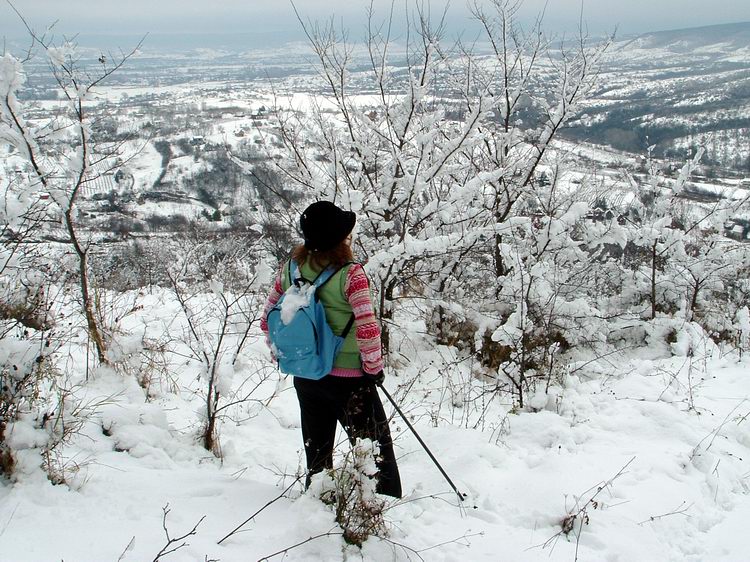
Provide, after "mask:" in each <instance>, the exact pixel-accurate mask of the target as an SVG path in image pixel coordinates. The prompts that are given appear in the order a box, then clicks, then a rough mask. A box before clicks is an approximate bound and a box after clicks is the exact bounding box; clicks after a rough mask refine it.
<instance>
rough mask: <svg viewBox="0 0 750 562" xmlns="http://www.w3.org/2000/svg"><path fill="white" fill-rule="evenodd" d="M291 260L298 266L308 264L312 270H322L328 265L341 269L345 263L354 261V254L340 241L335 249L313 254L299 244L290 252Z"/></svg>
mask: <svg viewBox="0 0 750 562" xmlns="http://www.w3.org/2000/svg"><path fill="white" fill-rule="evenodd" d="M292 259H293V260H294V261H296V262H297V263H298V264H299V265H300V266H301V265H302V264H303V263H309V264H310V265H311V266H312V267H313V268H314V269H323V268H325V267H327V266H329V265H332V266H334V267H341V266H342V265H344V264H345V263H348V262H350V261H354V254H353V253H352V247H351V246H350V245H349V244H347V243H346V240H342V241H341V242H339V244H338V245H337V246H336V247H335V248H333V249H331V250H326V251H325V252H313V251H311V250H308V249H307V248H306V247H305V245H304V244H300V245H299V246H297V247H296V248H294V250H292ZM308 260H309V261H308Z"/></svg>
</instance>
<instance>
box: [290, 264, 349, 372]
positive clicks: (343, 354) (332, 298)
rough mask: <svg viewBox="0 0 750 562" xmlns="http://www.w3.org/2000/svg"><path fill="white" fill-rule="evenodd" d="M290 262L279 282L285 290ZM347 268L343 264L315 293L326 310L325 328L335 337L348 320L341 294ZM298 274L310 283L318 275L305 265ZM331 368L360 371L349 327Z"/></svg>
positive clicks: (344, 297) (344, 296)
mask: <svg viewBox="0 0 750 562" xmlns="http://www.w3.org/2000/svg"><path fill="white" fill-rule="evenodd" d="M290 263H291V262H287V264H286V266H285V267H284V273H285V275H283V276H282V279H281V287H282V289H284V291H286V290H287V289H288V288H289V285H290V282H289V265H290ZM350 267H351V265H345V266H344V267H342V268H341V269H339V270H338V271H337V272H336V273H334V274H333V276H332V277H331V278H330V279H329V280H328V282H327V283H326V284H325V285H323V287H322V288H321V289H320V290H319V291H318V297H319V298H320V301H321V302H322V303H323V308H325V311H326V320H328V325H329V326H330V327H331V329H332V330H333V333H334V334H336V335H339V336H340V335H341V333H342V332H343V331H344V328H346V325H347V323H348V322H349V319H350V318H351V317H352V314H353V312H352V307H351V305H350V304H349V301H348V300H347V299H346V295H345V294H344V287H345V285H346V275H347V273H348V271H349V268H350ZM299 269H300V274H301V275H302V277H304V278H305V279H307V280H308V281H310V282H312V281H314V280H315V278H316V277H317V276H318V274H319V273H320V270H317V269H313V268H312V267H311V266H310V265H309V264H307V263H304V264H302V266H300V268H299ZM333 366H334V367H338V368H341V369H361V368H362V360H361V358H360V354H359V346H358V345H357V337H356V328H355V326H354V324H352V327H351V329H350V330H349V333H348V334H347V336H346V339H345V340H344V344H343V345H342V346H341V349H340V350H339V354H338V355H337V356H336V360H335V361H334V362H333Z"/></svg>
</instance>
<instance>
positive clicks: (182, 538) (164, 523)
mask: <svg viewBox="0 0 750 562" xmlns="http://www.w3.org/2000/svg"><path fill="white" fill-rule="evenodd" d="M161 509H162V511H163V512H164V515H163V517H162V522H161V525H162V528H163V529H164V534H165V535H166V536H167V544H165V545H164V548H162V549H161V550H160V551H159V552H158V554H157V555H156V558H154V560H153V562H158V561H159V560H160V559H161V557H162V556H167V555H169V554H172V553H173V552H176V551H178V550H180V549H181V548H183V547H185V546H189V545H188V543H187V542H185V539H186V538H188V537H190V536H193V535H195V533H196V531H197V530H198V525H200V524H201V523H203V520H204V519H205V518H206V516H205V515H204V516H203V517H201V518H200V519H199V520H198V522H197V523H196V524H195V525H193V528H192V529H190V531H188V532H187V533H185V534H184V535H181V536H179V537H175V538H171V537H170V536H169V529H167V515H169V512H170V511H171V510H170V509H169V504H167V505H165V506H164V507H162V508H161ZM180 541H182V543H181V544H179V545H177V546H174V547H173V546H172V545H174V544H175V543H178V542H180ZM170 547H172V548H170Z"/></svg>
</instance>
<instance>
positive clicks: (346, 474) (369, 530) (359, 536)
mask: <svg viewBox="0 0 750 562" xmlns="http://www.w3.org/2000/svg"><path fill="white" fill-rule="evenodd" d="M378 450H379V449H378V447H377V444H376V443H374V442H373V441H371V440H370V439H357V440H356V442H355V444H354V446H353V447H352V448H351V449H350V450H348V451H347V453H346V454H344V455H343V458H341V459H340V460H339V461H338V462H337V463H336V466H335V467H334V468H332V469H330V470H326V471H324V472H322V473H320V474H316V475H315V476H313V479H312V483H311V486H310V490H309V493H311V494H314V495H315V496H317V497H319V498H320V499H321V501H323V502H324V503H326V504H327V505H330V506H331V508H332V509H333V511H334V513H335V518H336V523H338V524H339V526H340V527H341V529H342V530H343V531H344V540H345V541H346V542H348V543H349V544H355V545H357V546H362V543H363V542H364V541H366V540H367V539H368V538H369V537H371V536H377V537H384V536H386V535H387V532H388V529H387V527H386V523H385V519H384V516H383V513H384V510H385V507H386V500H385V499H384V497H383V496H380V495H379V494H377V493H376V492H375V487H376V484H377V480H376V475H377V472H378V469H377V466H376V465H375V460H376V456H377V455H378Z"/></svg>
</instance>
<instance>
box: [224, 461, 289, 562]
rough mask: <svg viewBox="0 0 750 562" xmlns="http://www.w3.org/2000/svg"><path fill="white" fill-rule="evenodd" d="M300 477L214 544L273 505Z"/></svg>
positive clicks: (232, 533) (226, 537) (225, 538)
mask: <svg viewBox="0 0 750 562" xmlns="http://www.w3.org/2000/svg"><path fill="white" fill-rule="evenodd" d="M300 478H302V475H299V476H297V477H296V478H295V479H294V481H292V483H291V484H289V486H287V487H286V488H285V489H284V491H283V492H281V493H280V494H279V495H278V496H276V497H275V498H273V499H272V500H270V501H268V502H267V503H266V504H265V505H264V506H263V507H261V508H260V509H259V510H258V511H256V512H255V513H253V514H252V515H251V516H250V517H248V518H247V519H245V520H244V521H243V522H242V523H240V524H239V525H237V526H236V527H235V528H234V529H232V531H231V532H230V533H228V534H227V535H226V536H225V537H224V538H223V539H221V540H220V541H218V542H217V543H216V544H221V543H223V542H224V541H225V540H227V539H228V538H229V537H231V536H232V535H234V534H235V533H236V532H237V531H239V530H240V529H241V528H242V527H244V526H245V525H246V524H247V523H249V522H250V521H252V520H253V519H254V518H255V517H256V516H257V515H258V514H259V513H260V512H262V511H263V510H264V509H266V508H267V507H269V506H271V505H273V504H274V503H276V502H277V501H279V500H280V499H281V498H283V497H284V494H286V493H287V492H288V491H289V490H291V489H292V487H293V486H294V485H295V484H296V483H297V482H299V481H300ZM271 556H275V554H272V555H271Z"/></svg>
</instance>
